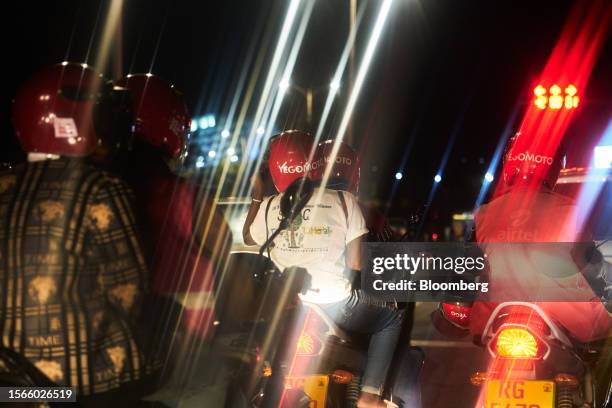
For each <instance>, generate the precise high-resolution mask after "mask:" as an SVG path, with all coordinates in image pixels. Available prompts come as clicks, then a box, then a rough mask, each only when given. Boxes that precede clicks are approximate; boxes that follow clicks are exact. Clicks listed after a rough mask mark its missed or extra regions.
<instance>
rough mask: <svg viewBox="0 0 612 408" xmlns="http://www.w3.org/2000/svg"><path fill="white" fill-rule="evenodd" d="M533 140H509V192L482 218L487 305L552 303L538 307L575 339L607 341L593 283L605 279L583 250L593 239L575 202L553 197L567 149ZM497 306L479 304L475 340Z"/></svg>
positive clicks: (479, 230) (606, 318)
mask: <svg viewBox="0 0 612 408" xmlns="http://www.w3.org/2000/svg"><path fill="white" fill-rule="evenodd" d="M529 136H531V135H528V134H525V133H523V134H520V133H519V134H517V136H515V137H514V138H512V139H511V140H510V142H509V145H508V148H507V151H506V152H505V154H504V168H503V176H504V188H503V189H502V191H501V194H499V195H498V196H497V197H495V198H494V199H493V200H492V201H491V202H490V203H489V204H486V205H483V206H482V207H481V208H480V209H478V211H477V213H476V216H475V229H476V239H477V241H478V243H479V245H480V246H481V247H482V248H483V249H484V250H485V252H486V253H487V255H488V262H489V265H490V271H489V276H488V278H489V282H490V284H489V288H490V290H489V293H488V299H490V300H493V301H495V300H497V301H499V300H500V299H501V298H503V299H504V300H513V301H527V302H533V301H534V300H537V299H538V297H539V298H541V299H544V300H549V301H541V302H537V301H536V302H533V303H537V304H538V305H540V306H541V308H542V309H543V310H544V311H545V312H546V313H547V314H549V316H550V317H551V318H552V319H554V320H555V321H556V322H557V323H558V324H560V325H561V326H562V327H564V328H565V329H566V330H567V331H568V332H569V333H570V335H571V336H572V337H573V338H575V339H577V340H578V341H581V342H585V343H586V342H590V341H593V340H596V339H601V338H605V337H607V336H608V335H609V330H610V329H611V328H612V319H611V318H610V315H609V314H608V313H607V311H606V309H605V307H604V305H603V304H602V303H601V301H600V299H599V297H598V296H597V295H596V294H595V293H594V291H593V289H592V287H591V285H589V280H591V281H592V280H593V278H596V279H597V278H601V277H597V276H594V275H597V274H594V273H593V271H592V269H593V265H589V263H590V262H593V261H592V260H591V259H585V257H584V256H583V254H581V252H584V251H582V250H581V248H585V247H586V248H588V247H589V245H587V244H588V243H589V242H590V241H589V240H590V237H589V234H588V232H587V231H585V228H584V226H581V225H578V222H577V207H576V205H575V203H574V202H573V201H572V200H571V199H570V198H568V197H565V196H562V195H559V194H557V193H555V192H554V191H553V187H554V185H555V183H556V180H557V177H558V175H559V172H560V169H561V167H562V166H563V162H564V149H563V147H558V148H557V147H556V146H554V147H551V146H549V145H547V146H542V145H538V144H537V143H534V142H533V140H534V139H535V138H531V139H530V138H529ZM535 140H537V139H535ZM500 243H501V244H503V243H511V244H512V245H509V246H504V245H500ZM543 243H552V244H550V245H546V244H543ZM589 258H592V257H589ZM552 265H554V267H552ZM600 266H601V264H600ZM496 305H497V302H476V303H475V305H474V309H473V311H472V319H471V327H470V331H471V332H472V334H473V335H480V334H482V331H483V329H484V326H485V325H486V323H487V320H488V318H489V316H490V314H491V312H492V311H493V309H494V308H495V306H496Z"/></svg>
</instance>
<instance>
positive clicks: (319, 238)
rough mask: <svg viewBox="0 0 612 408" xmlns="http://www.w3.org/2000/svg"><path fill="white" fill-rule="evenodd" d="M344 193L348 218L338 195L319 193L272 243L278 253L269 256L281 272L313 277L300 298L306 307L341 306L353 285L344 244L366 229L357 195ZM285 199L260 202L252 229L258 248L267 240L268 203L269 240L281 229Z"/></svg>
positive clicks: (365, 231) (280, 195) (335, 192)
mask: <svg viewBox="0 0 612 408" xmlns="http://www.w3.org/2000/svg"><path fill="white" fill-rule="evenodd" d="M340 194H342V195H343V197H344V202H345V203H346V210H347V211H346V214H345V212H344V209H343V207H342V203H341V201H340V198H339V196H338V191H335V190H329V189H325V190H323V191H321V189H320V188H315V190H314V193H313V195H312V198H311V199H310V201H309V202H308V204H307V205H306V207H304V209H303V210H302V213H301V214H300V215H299V216H298V217H296V219H295V220H294V221H293V223H292V225H291V227H289V228H287V229H286V230H285V231H282V232H281V233H280V235H279V236H278V237H277V238H276V239H275V240H274V248H272V249H271V251H270V256H271V257H272V260H273V261H274V263H275V264H276V266H277V267H278V268H279V269H280V270H283V269H285V268H288V267H290V266H300V267H302V268H306V269H307V270H308V273H309V274H310V275H311V276H312V282H311V290H309V291H308V292H307V293H306V295H300V296H301V298H302V300H305V301H308V302H313V303H333V302H338V301H341V300H342V299H345V298H346V297H348V296H349V294H350V291H351V282H349V280H348V277H347V276H345V267H346V260H345V252H346V245H347V244H348V243H349V242H351V241H352V240H354V239H355V238H358V237H360V236H362V235H364V234H366V233H367V232H368V230H367V228H366V226H365V220H364V218H363V214H362V213H361V209H360V208H359V204H358V203H357V199H356V198H355V196H353V195H352V194H351V193H347V192H344V191H341V192H340ZM281 197H282V194H279V195H276V196H272V197H268V198H266V199H264V201H263V202H262V203H261V206H260V208H259V211H258V212H257V216H256V217H255V220H254V221H253V224H252V225H251V236H252V237H253V239H254V240H255V242H257V243H258V244H259V245H261V244H263V243H264V242H265V241H266V220H265V214H266V207H267V206H268V201H270V200H272V203H271V204H270V209H269V210H268V235H272V233H273V232H274V231H275V230H276V229H277V228H278V225H279V223H280V219H281V216H280V199H281Z"/></svg>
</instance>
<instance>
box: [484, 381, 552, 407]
mask: <svg viewBox="0 0 612 408" xmlns="http://www.w3.org/2000/svg"><path fill="white" fill-rule="evenodd" d="M554 406H555V384H554V383H553V382H552V381H531V380H489V381H487V394H486V402H485V408H554Z"/></svg>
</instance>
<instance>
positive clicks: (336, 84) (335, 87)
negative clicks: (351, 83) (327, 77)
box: [329, 79, 340, 93]
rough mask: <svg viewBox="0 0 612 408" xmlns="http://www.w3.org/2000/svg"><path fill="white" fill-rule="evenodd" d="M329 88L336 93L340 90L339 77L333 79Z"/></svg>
mask: <svg viewBox="0 0 612 408" xmlns="http://www.w3.org/2000/svg"><path fill="white" fill-rule="evenodd" d="M329 89H330V90H331V91H332V92H334V93H335V92H338V90H339V89H340V81H338V80H337V79H334V80H333V81H331V82H330V84H329Z"/></svg>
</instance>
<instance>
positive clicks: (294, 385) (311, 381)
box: [285, 375, 329, 408]
mask: <svg viewBox="0 0 612 408" xmlns="http://www.w3.org/2000/svg"><path fill="white" fill-rule="evenodd" d="M328 387H329V376H327V375H308V376H304V377H287V378H286V379H285V389H302V390H303V391H304V394H306V395H308V397H309V398H310V404H309V405H308V408H325V398H327V388H328Z"/></svg>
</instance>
